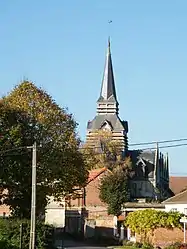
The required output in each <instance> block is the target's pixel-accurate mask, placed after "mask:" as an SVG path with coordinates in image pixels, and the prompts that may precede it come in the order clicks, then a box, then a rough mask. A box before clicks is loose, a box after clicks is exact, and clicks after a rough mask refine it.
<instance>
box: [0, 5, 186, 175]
mask: <svg viewBox="0 0 187 249" xmlns="http://www.w3.org/2000/svg"><path fill="white" fill-rule="evenodd" d="M186 12H187V1H186V0H179V1H176V0H164V1H163V0H157V1H150V0H141V1H140V0H92V1H91V0H53V1H50V0H39V1H38V0H32V1H25V0H16V1H15V0H9V1H1V2H0V95H3V94H6V93H7V92H8V91H10V90H11V89H12V88H13V86H14V85H15V84H17V83H19V82H20V80H21V79H23V78H24V77H26V78H28V79H29V80H32V81H34V82H35V83H36V85H38V86H42V87H43V88H45V89H46V90H47V91H48V92H49V93H50V94H51V95H52V96H53V98H54V99H55V100H56V101H57V103H58V104H59V105H61V106H64V107H68V108H69V111H70V112H72V113H73V114H74V117H75V119H76V120H77V122H78V123H79V128H78V130H79V133H80V135H81V138H82V139H84V138H85V134H86V124H87V121H88V120H89V119H92V118H93V117H94V115H95V113H96V100H97V98H98V96H99V92H100V85H101V81H102V74H103V68H104V61H105V52H106V46H107V37H108V35H109V34H110V35H111V49H112V58H113V65H114V72H115V81H116V88H117V94H118V100H119V102H120V117H121V118H122V119H125V120H128V122H129V143H138V142H149V141H157V140H169V139H178V138H187V112H186V110H187V98H186V96H187V15H186ZM110 19H111V20H113V22H112V24H111V25H110V27H109V25H108V20H110ZM164 151H168V153H169V156H170V170H171V173H172V174H175V175H182V174H186V175H187V163H186V155H187V146H186V147H185V146H184V147H180V148H170V149H167V150H164Z"/></svg>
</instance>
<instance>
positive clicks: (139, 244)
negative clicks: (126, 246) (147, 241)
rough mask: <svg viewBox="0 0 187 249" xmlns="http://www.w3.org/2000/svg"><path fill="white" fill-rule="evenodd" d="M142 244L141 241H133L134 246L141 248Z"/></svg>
mask: <svg viewBox="0 0 187 249" xmlns="http://www.w3.org/2000/svg"><path fill="white" fill-rule="evenodd" d="M142 246H143V244H142V243H141V242H135V243H134V247H136V248H142Z"/></svg>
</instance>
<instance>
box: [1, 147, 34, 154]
mask: <svg viewBox="0 0 187 249" xmlns="http://www.w3.org/2000/svg"><path fill="white" fill-rule="evenodd" d="M22 149H32V146H21V147H14V148H12V149H8V150H1V151H0V154H3V153H6V152H10V151H14V150H22Z"/></svg>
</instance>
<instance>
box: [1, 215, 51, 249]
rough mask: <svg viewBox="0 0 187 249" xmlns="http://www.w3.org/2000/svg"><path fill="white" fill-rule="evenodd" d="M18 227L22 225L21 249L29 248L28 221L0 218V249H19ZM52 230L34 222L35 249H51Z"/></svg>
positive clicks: (39, 222) (38, 222)
mask: <svg viewBox="0 0 187 249" xmlns="http://www.w3.org/2000/svg"><path fill="white" fill-rule="evenodd" d="M20 225H22V249H28V248H29V238H30V221H29V220H20V219H3V218H0V249H18V248H20ZM53 239H54V228H53V226H50V225H45V224H44V223H43V222H41V221H39V220H38V221H36V248H37V249H44V248H45V249H53V248H54V247H53Z"/></svg>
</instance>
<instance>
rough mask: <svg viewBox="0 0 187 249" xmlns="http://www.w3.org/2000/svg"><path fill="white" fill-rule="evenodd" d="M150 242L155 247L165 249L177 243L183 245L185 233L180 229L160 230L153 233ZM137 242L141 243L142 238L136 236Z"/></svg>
mask: <svg viewBox="0 0 187 249" xmlns="http://www.w3.org/2000/svg"><path fill="white" fill-rule="evenodd" d="M148 237H149V242H150V243H152V244H153V245H156V246H160V247H165V246H167V245H170V244H172V243H175V242H181V243H183V240H184V233H183V230H181V229H179V228H173V229H166V228H158V229H156V230H155V231H154V232H153V235H149V236H148ZM136 240H137V241H140V236H139V235H137V236H136Z"/></svg>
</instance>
